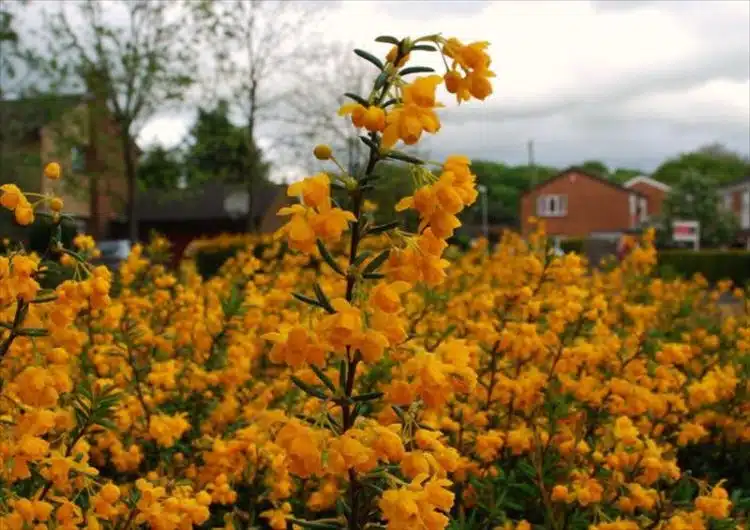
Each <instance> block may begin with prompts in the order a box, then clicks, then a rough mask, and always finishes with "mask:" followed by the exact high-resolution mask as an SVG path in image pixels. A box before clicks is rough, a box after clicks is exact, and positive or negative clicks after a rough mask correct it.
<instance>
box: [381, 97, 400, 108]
mask: <svg viewBox="0 0 750 530" xmlns="http://www.w3.org/2000/svg"><path fill="white" fill-rule="evenodd" d="M399 101H400V100H399V99H397V98H391V99H389V100H388V101H386V102H385V103H383V104H382V105H381V107H383V108H384V109H385V108H387V107H390V106H391V105H395V104H396V103H398V102H399Z"/></svg>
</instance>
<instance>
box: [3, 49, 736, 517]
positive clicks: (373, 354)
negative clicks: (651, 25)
mask: <svg viewBox="0 0 750 530" xmlns="http://www.w3.org/2000/svg"><path fill="white" fill-rule="evenodd" d="M379 41H381V42H386V43H389V44H391V45H392V46H393V48H392V49H391V51H390V52H389V53H388V55H387V57H386V58H385V60H381V59H379V58H377V57H375V56H372V55H370V54H369V53H367V52H363V51H358V52H357V53H358V54H359V55H360V56H362V57H363V58H364V59H366V60H368V61H369V62H371V63H372V64H373V65H374V66H375V67H376V68H377V69H378V71H379V72H378V75H377V77H376V80H375V81H374V84H373V89H372V92H371V93H370V94H369V95H365V96H361V95H356V94H352V95H350V98H351V99H352V100H353V101H354V103H352V104H351V105H346V106H344V107H343V108H342V109H341V110H340V113H341V114H342V115H345V116H348V117H350V119H351V120H352V122H353V123H354V125H355V126H357V127H360V128H363V129H366V131H367V132H366V134H363V136H362V141H363V142H364V143H365V144H366V145H367V146H368V147H369V148H370V153H369V157H368V161H367V164H366V167H365V168H364V170H363V173H362V174H359V175H348V174H346V173H345V172H344V174H343V175H339V176H336V177H332V176H329V175H328V174H326V173H320V174H318V175H315V176H312V177H310V178H308V179H305V180H304V181H302V182H299V183H296V184H294V185H292V186H290V188H289V194H290V195H291V196H296V197H299V198H300V203H299V204H296V205H294V206H291V207H288V208H284V209H283V210H282V211H281V212H280V214H282V215H285V216H288V223H287V224H286V225H285V226H284V228H283V229H282V230H281V231H280V233H279V234H278V236H279V239H282V240H279V239H277V240H276V241H275V242H269V241H266V240H262V241H261V243H263V244H264V245H267V247H266V248H265V250H264V251H263V252H262V253H261V254H262V255H261V256H258V255H256V252H255V248H256V245H255V243H256V242H254V241H252V239H250V238H247V240H246V243H247V247H246V250H241V251H239V252H238V253H237V254H236V255H235V256H234V257H232V258H230V259H229V260H228V261H227V262H226V263H225V264H224V265H223V266H222V268H221V270H220V273H219V274H218V275H216V276H215V277H213V278H211V279H209V280H204V279H202V278H201V276H200V275H199V274H198V272H197V270H196V267H195V264H194V263H193V262H191V261H189V260H188V261H185V262H183V263H182V265H181V267H180V268H179V270H169V269H167V268H166V267H165V266H164V265H163V263H164V259H163V254H164V252H165V251H166V247H167V243H166V242H165V241H164V240H162V239H158V238H157V239H155V240H154V241H152V242H151V243H150V244H149V245H147V246H143V245H136V246H135V247H134V249H133V252H132V253H131V255H130V257H129V258H128V259H127V261H126V262H125V263H123V264H122V265H121V267H120V269H119V271H118V278H117V280H118V281H117V284H118V289H119V292H118V293H117V295H113V294H112V293H111V292H110V287H111V285H112V283H113V278H112V276H111V274H110V272H109V271H108V270H107V269H105V268H102V267H93V266H91V265H90V263H89V262H90V258H92V257H93V253H94V252H95V250H94V242H93V240H91V238H89V237H85V236H79V237H77V238H76V239H75V241H74V248H71V249H68V248H64V247H62V246H61V245H60V244H59V242H58V241H56V240H54V239H53V241H51V244H50V249H49V253H48V254H49V255H46V256H35V255H29V254H27V253H25V252H24V251H23V249H19V248H17V247H14V246H13V245H11V246H10V250H9V251H6V254H5V255H3V256H0V362H1V363H2V364H0V385H1V386H0V455H1V456H2V459H1V462H2V467H1V468H0V528H2V529H5V528H8V529H12V530H16V529H27V528H29V529H30V528H34V529H37V528H39V529H41V528H60V529H75V528H92V529H94V528H110V529H117V530H130V529H134V528H155V529H164V530H172V529H179V530H182V529H187V528H193V527H201V528H227V529H231V528H235V529H240V528H242V529H244V528H257V527H263V528H272V529H275V530H282V529H286V528H290V527H291V528H313V529H336V528H348V529H352V530H354V529H357V530H364V529H365V528H368V529H369V528H372V529H375V528H384V527H385V528H388V529H391V530H398V529H404V528H409V529H410V530H411V529H429V530H433V529H442V528H447V527H449V525H450V527H451V528H463V529H485V528H501V529H531V528H538V529H557V530H563V529H590V530H615V529H617V530H630V529H639V528H652V529H659V530H683V529H710V528H714V529H719V528H722V529H728V528H743V525H746V524H747V512H748V507H750V504H749V503H748V496H749V494H750V491H749V490H750V488H749V486H748V481H747V479H746V478H743V476H742V474H741V473H737V472H733V468H734V470H735V471H736V470H737V469H741V466H742V462H743V460H742V459H743V458H744V459H745V460H744V462H745V463H748V458H749V452H748V443H750V395H749V393H750V379H749V377H750V354H749V353H748V351H749V350H750V317H748V309H750V308H748V304H747V299H746V295H745V293H743V292H742V291H737V292H736V293H735V295H736V296H737V297H738V298H740V299H741V300H742V301H743V302H744V311H742V312H740V313H739V314H737V315H730V316H727V315H725V314H724V313H722V312H721V310H720V308H719V307H718V306H717V305H716V303H715V302H716V300H717V298H718V296H719V293H720V291H721V290H726V289H727V288H728V286H727V285H721V286H719V289H713V290H710V289H708V287H707V286H706V285H705V283H702V282H700V281H699V280H696V281H692V282H686V281H670V282H666V281H662V280H659V279H655V278H654V277H653V276H652V274H651V271H652V269H653V267H654V264H655V251H654V248H653V245H652V240H651V238H650V235H649V236H647V237H646V238H645V239H644V240H643V241H641V242H640V244H639V245H638V246H636V247H635V248H634V249H633V251H632V252H631V253H630V254H629V255H628V257H627V258H626V259H625V260H624V261H623V262H622V263H621V264H619V265H618V266H617V267H614V268H612V269H611V270H607V271H606V272H593V273H591V272H589V270H588V268H587V266H586V264H585V263H584V261H583V260H582V258H580V257H578V256H576V255H573V254H570V255H566V256H564V257H555V256H553V255H552V254H550V253H549V252H548V250H547V249H548V246H547V243H546V241H545V238H544V233H543V230H542V228H541V227H540V228H539V230H538V231H537V232H536V233H535V234H533V235H532V236H530V237H529V238H528V239H526V240H524V239H521V238H520V237H518V236H516V235H512V234H507V235H506V236H505V237H504V238H503V240H502V241H501V242H500V245H499V246H498V248H497V249H496V250H492V251H490V250H489V249H488V248H487V247H486V246H484V245H483V244H478V245H476V246H475V247H474V248H472V249H471V250H470V251H468V252H465V253H453V254H451V256H452V257H451V259H446V256H447V255H448V254H447V253H446V246H447V244H446V239H447V238H449V237H450V236H451V235H452V233H453V231H454V230H455V228H456V227H457V226H459V221H458V219H457V217H456V216H457V214H459V213H460V212H461V210H462V209H463V208H465V207H466V206H468V205H470V204H472V202H473V201H474V200H475V198H476V191H475V188H474V176H473V175H472V173H471V170H470V165H469V162H468V160H467V159H466V158H465V157H462V156H452V157H449V158H448V159H447V160H446V161H445V162H443V163H441V164H434V167H433V165H432V164H426V163H424V162H423V161H421V160H419V159H416V158H413V157H411V156H410V155H407V154H405V153H402V152H400V151H397V150H394V149H393V148H394V146H396V145H398V142H403V143H405V144H407V145H412V144H414V143H416V142H417V141H418V140H419V138H420V136H421V135H422V134H423V133H424V132H427V133H436V132H437V131H438V130H439V127H440V122H439V119H438V116H437V114H436V112H435V109H436V108H437V107H438V106H439V104H438V103H437V101H436V98H435V91H436V88H437V86H438V85H440V84H441V83H444V85H445V87H446V88H447V89H448V91H449V92H450V93H452V94H455V96H456V98H457V100H458V101H459V102H461V101H466V100H467V99H470V98H472V97H473V98H477V99H484V98H485V97H486V96H488V95H489V93H490V92H491V85H490V84H489V78H490V77H491V76H492V73H491V72H490V71H489V69H488V68H489V57H488V56H487V55H486V53H485V52H484V50H485V47H486V43H474V44H471V45H468V46H465V45H463V44H461V43H460V42H458V41H456V40H455V39H448V40H445V39H443V38H442V37H439V36H428V37H424V38H422V39H416V40H409V39H404V40H397V39H394V38H391V37H381V38H379ZM430 50H439V51H440V53H442V54H443V56H444V57H445V59H446V67H447V72H446V73H445V75H444V76H438V75H434V74H433V75H428V76H426V77H417V78H416V79H414V80H413V81H407V80H406V79H404V76H409V75H410V74H418V73H428V74H429V73H431V72H429V71H427V69H425V68H424V67H420V66H407V64H408V62H409V60H410V59H411V54H412V53H413V52H418V51H430ZM314 152H315V156H316V157H318V158H319V159H321V160H330V161H331V162H332V163H333V164H337V162H336V159H335V155H334V153H333V152H332V151H331V149H330V148H329V147H327V146H318V147H316V148H315V151H314ZM386 159H391V160H398V161H400V162H403V163H405V164H409V165H410V166H411V168H412V175H413V178H414V183H415V189H414V193H413V195H411V196H410V197H406V198H404V199H403V200H401V201H400V202H399V204H398V207H397V209H398V210H400V211H402V210H407V209H413V210H415V211H416V212H417V213H418V215H419V219H420V225H419V227H418V232H417V233H416V234H410V233H407V232H405V231H404V230H402V229H401V228H400V227H399V225H398V224H397V223H389V224H387V225H376V224H374V222H373V220H372V219H373V218H372V215H371V214H372V212H371V211H370V210H371V209H370V208H363V204H364V201H365V200H366V197H367V193H368V191H369V190H371V189H372V188H373V187H374V186H377V185H378V172H377V169H378V163H379V162H381V161H383V160H386ZM431 167H433V169H434V172H433V171H432V170H431V169H429V168H431ZM54 169H55V168H54V167H52V169H50V168H48V176H49V175H53V176H55V171H54ZM59 176H60V175H59V168H57V172H56V177H59ZM332 186H340V187H342V188H343V189H344V190H345V191H346V194H345V195H346V198H347V199H348V202H345V201H339V202H338V203H336V202H334V201H333V200H332V198H331V187H332ZM0 190H1V191H2V196H0V203H1V204H2V206H3V207H5V208H8V209H11V210H13V211H14V214H15V215H16V219H17V220H18V221H19V222H26V221H29V220H30V219H31V220H33V216H34V211H35V208H38V207H39V205H44V204H47V205H49V206H52V201H53V200H54V198H52V197H43V198H40V199H39V202H38V203H37V204H33V203H31V202H29V200H28V199H27V198H26V197H27V196H26V195H24V194H23V192H22V191H21V190H18V188H15V187H13V186H10V185H3V186H2V187H0ZM19 208H21V210H22V211H21V213H20V214H19V213H18V209H19ZM29 209H30V210H31V211H30V212H29V211H28V210H29ZM52 210H53V211H55V210H54V208H52ZM57 211H59V209H58V210H57ZM29 222H31V221H29ZM244 240H245V239H244V238H243V241H244ZM235 243H237V241H234V240H231V239H229V238H224V239H222V240H220V241H218V242H217V246H219V247H221V246H222V245H230V244H235ZM200 245H202V246H204V247H206V246H208V247H210V245H211V244H210V243H209V242H203V243H201V244H200ZM287 245H288V247H289V248H291V249H292V250H293V251H294V252H282V251H281V250H282V247H285V246H287ZM51 257H57V258H58V261H59V263H60V266H62V267H67V268H69V269H70V272H71V278H72V279H70V280H67V281H65V282H63V283H62V284H60V285H59V286H58V287H56V288H55V289H54V290H53V291H49V290H47V291H45V290H43V289H41V288H40V281H41V280H42V279H43V277H44V275H45V273H46V271H47V270H48V268H47V267H50V266H51V264H48V263H49V262H48V259H49V258H51ZM311 260H316V261H319V262H320V263H321V264H322V265H323V266H321V267H319V268H315V267H310V266H308V265H309V263H310V262H311ZM711 448H714V449H716V448H719V450H718V451H716V450H714V451H713V452H711ZM717 452H718V453H719V454H718V455H717V454H716V453H717ZM707 455H711V457H712V458H714V460H715V465H713V466H705V465H703V464H705V463H706V462H709V458H708V456H707ZM722 458H723V459H724V460H725V461H727V462H729V465H727V466H725V467H724V468H722V467H721V466H720V460H721V459H722Z"/></svg>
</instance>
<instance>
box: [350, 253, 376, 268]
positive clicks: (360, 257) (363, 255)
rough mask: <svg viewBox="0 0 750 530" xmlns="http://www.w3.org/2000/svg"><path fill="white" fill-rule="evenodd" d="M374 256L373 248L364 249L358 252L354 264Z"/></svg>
mask: <svg viewBox="0 0 750 530" xmlns="http://www.w3.org/2000/svg"><path fill="white" fill-rule="evenodd" d="M370 256H372V250H363V251H362V252H360V253H359V254H357V257H356V258H354V261H353V262H352V265H359V264H360V263H362V262H363V261H365V260H366V259H367V258H369V257H370Z"/></svg>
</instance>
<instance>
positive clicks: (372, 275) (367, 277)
mask: <svg viewBox="0 0 750 530" xmlns="http://www.w3.org/2000/svg"><path fill="white" fill-rule="evenodd" d="M362 277H363V278H364V279H365V280H381V279H383V278H385V274H381V273H379V272H368V273H367V274H363V275H362Z"/></svg>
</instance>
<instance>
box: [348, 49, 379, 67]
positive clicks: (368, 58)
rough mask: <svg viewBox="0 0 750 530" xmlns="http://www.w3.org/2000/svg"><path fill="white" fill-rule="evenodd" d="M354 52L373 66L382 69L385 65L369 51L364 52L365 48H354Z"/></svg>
mask: <svg viewBox="0 0 750 530" xmlns="http://www.w3.org/2000/svg"><path fill="white" fill-rule="evenodd" d="M354 53H356V54H357V55H359V56H360V57H362V58H363V59H364V60H365V61H369V62H371V63H372V64H374V65H375V66H377V67H378V70H382V69H383V68H384V67H385V66H384V65H383V61H381V60H380V59H378V58H377V57H375V56H374V55H373V54H371V53H370V52H366V51H365V50H360V49H355V50H354Z"/></svg>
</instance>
